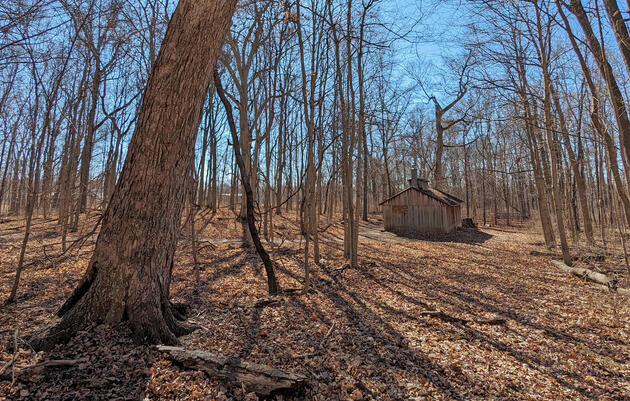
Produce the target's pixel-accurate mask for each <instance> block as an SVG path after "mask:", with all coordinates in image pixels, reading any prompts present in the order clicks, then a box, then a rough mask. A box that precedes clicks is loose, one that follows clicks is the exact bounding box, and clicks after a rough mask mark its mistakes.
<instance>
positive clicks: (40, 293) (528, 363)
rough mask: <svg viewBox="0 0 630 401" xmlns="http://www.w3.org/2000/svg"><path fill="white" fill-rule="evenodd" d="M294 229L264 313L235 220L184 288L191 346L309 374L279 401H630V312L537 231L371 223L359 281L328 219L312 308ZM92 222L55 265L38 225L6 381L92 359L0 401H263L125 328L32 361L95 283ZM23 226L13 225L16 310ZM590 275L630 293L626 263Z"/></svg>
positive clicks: (0, 261)
mask: <svg viewBox="0 0 630 401" xmlns="http://www.w3.org/2000/svg"><path fill="white" fill-rule="evenodd" d="M294 217H295V216H294V214H293V213H291V214H290V215H287V216H276V217H275V218H274V224H275V227H276V234H275V242H276V244H279V245H276V246H273V247H270V251H271V256H272V258H273V260H274V261H275V263H276V266H277V275H278V278H279V282H280V285H281V287H282V288H283V289H285V290H288V291H284V292H283V294H282V295H280V296H278V297H277V299H276V300H275V301H274V302H270V303H266V302H262V303H261V301H264V300H266V299H267V295H266V280H265V277H264V270H263V269H262V267H261V264H260V263H259V259H258V256H257V255H256V253H255V251H254V249H253V248H248V247H246V246H243V244H242V238H243V236H242V226H241V225H240V223H237V222H236V221H235V220H234V218H233V215H231V214H230V213H228V212H226V211H222V212H220V213H219V214H218V215H210V213H209V212H205V213H199V214H198V216H197V222H196V226H197V228H198V229H200V234H199V235H198V238H199V251H198V252H199V262H200V264H201V267H202V269H203V270H202V271H201V280H200V283H199V286H198V291H197V292H195V291H194V287H195V283H194V275H193V274H192V269H193V262H192V257H191V249H192V248H191V246H190V241H189V239H186V238H184V239H182V242H181V244H180V247H179V250H178V252H177V255H176V265H175V271H174V277H173V284H172V291H171V292H172V295H173V299H174V300H175V301H180V302H186V303H190V304H191V305H192V310H191V313H190V320H191V321H193V322H194V323H196V324H198V325H200V326H202V328H201V329H199V330H197V331H195V332H193V333H192V334H190V335H188V336H185V337H181V338H180V340H181V343H182V345H183V346H184V347H186V348H187V349H191V350H192V349H200V350H205V351H209V352H213V353H217V354H222V355H226V356H234V357H240V358H242V359H243V360H246V361H250V362H256V363H261V364H265V365H269V366H273V367H276V368H281V369H285V370H289V371H293V372H296V373H300V374H303V375H305V376H307V377H308V379H309V383H310V387H309V388H308V389H307V390H306V393H305V394H302V395H299V396H293V397H292V396H287V397H284V399H308V400H337V399H339V400H361V399H363V400H409V399H417V400H420V399H448V400H453V399H454V400H469V399H480V400H482V399H483V400H487V399H502V400H504V399H519V400H520V399H531V400H546V399H572V400H577V399H583V400H590V399H592V400H622V399H623V400H628V399H630V298H628V297H625V296H623V295H619V294H614V293H611V292H608V291H606V290H604V289H602V288H601V287H598V286H597V285H595V284H592V283H589V282H585V281H584V280H582V279H580V278H578V277H575V276H572V275H568V274H567V273H564V272H562V271H560V270H558V269H556V268H554V267H552V266H551V265H550V263H549V261H550V260H551V259H552V256H532V255H531V254H530V252H531V251H533V250H537V251H539V252H548V251H546V250H545V249H544V247H543V244H542V242H541V235H540V234H538V233H537V232H536V230H535V229H534V228H533V227H532V226H533V225H531V224H530V225H529V226H526V227H496V228H483V229H480V230H473V229H462V230H458V231H457V232H455V233H452V234H448V235H428V234H427V235H417V236H397V235H395V234H391V233H385V232H382V230H381V227H382V222H381V221H380V220H379V216H376V215H375V216H371V221H370V222H368V223H362V228H361V238H360V246H359V261H360V266H359V267H358V268H356V269H352V268H342V267H343V243H342V237H343V227H342V224H341V222H339V221H336V222H335V224H331V225H327V224H324V222H323V223H322V226H321V228H322V233H321V234H320V238H321V255H322V259H321V263H320V265H319V266H313V280H312V283H313V291H311V292H310V293H308V294H306V295H301V294H300V292H299V291H296V290H293V291H292V290H291V289H300V288H301V285H302V284H301V283H302V277H303V274H304V272H303V267H302V260H303V252H302V249H303V245H304V244H303V242H302V241H301V240H300V236H299V235H298V229H297V227H296V226H295V224H294ZM96 221H97V219H96V217H95V216H92V217H91V218H89V219H88V220H87V221H86V222H85V223H84V224H83V225H82V226H81V228H80V230H79V232H78V233H74V234H72V237H71V239H72V240H76V239H79V238H83V240H82V241H81V242H80V244H77V246H76V247H73V248H72V250H71V251H70V252H67V253H66V254H65V255H63V256H61V257H58V255H59V254H60V252H61V245H60V241H61V240H60V236H59V234H58V231H57V226H56V225H55V220H53V219H48V220H44V219H43V218H37V219H35V220H34V229H33V233H32V236H31V240H30V242H29V247H28V252H27V257H26V268H25V270H24V271H23V276H22V277H23V279H22V282H21V284H20V290H19V292H18V299H17V302H16V303H14V304H12V305H9V306H3V307H1V308H2V309H0V333H1V336H2V342H1V343H0V367H2V366H4V365H5V364H6V363H7V362H8V361H10V360H11V359H12V358H13V357H15V358H16V361H15V364H14V365H16V366H22V365H30V364H34V363H36V362H39V361H43V360H51V359H71V360H77V359H80V360H81V363H79V364H76V365H75V366H72V367H59V368H46V369H45V370H41V371H38V372H35V373H34V374H31V375H29V376H27V377H24V376H20V377H18V379H17V380H15V382H14V383H11V379H10V378H9V380H4V381H0V399H37V400H43V399H50V400H71V399H89V400H95V399H103V400H111V399H130V400H143V399H146V400H178V399H179V400H187V399H191V400H208V399H216V400H226V399H236V400H241V399H248V400H249V399H256V397H255V395H254V394H252V393H249V394H248V393H247V392H246V391H245V390H244V389H243V388H240V387H238V386H234V385H231V384H228V383H223V382H220V381H218V380H216V379H213V378H210V377H207V376H205V375H204V374H203V373H201V372H197V371H192V370H187V369H184V368H180V367H178V366H177V365H176V364H175V363H174V362H172V361H171V360H170V359H169V358H168V357H167V356H166V355H163V354H160V353H159V352H158V351H156V350H155V348H153V347H149V346H142V345H136V344H134V343H133V342H131V341H130V340H129V337H128V335H127V334H128V333H127V328H126V327H124V325H122V326H120V327H114V328H108V327H102V326H101V327H97V328H94V329H93V330H90V331H85V332H81V333H79V335H78V336H76V337H75V338H74V339H73V340H71V341H70V342H69V343H68V344H64V345H60V346H57V348H56V349H55V350H53V351H51V352H48V353H43V352H39V353H36V352H34V351H32V350H31V349H30V347H29V345H28V344H27V343H26V341H25V339H26V338H28V335H29V334H30V333H33V332H34V331H36V330H38V329H40V328H42V327H44V326H45V325H46V324H49V323H50V322H51V320H52V317H53V314H54V312H55V311H56V309H57V308H58V307H59V306H60V304H61V303H62V302H63V301H64V300H65V298H66V297H67V296H68V295H69V293H70V292H71V291H72V289H73V288H74V286H75V285H76V284H77V282H78V280H79V279H80V277H81V275H82V273H83V272H84V270H85V268H86V266H87V263H88V260H89V257H90V253H91V249H92V246H93V244H94V240H95V236H94V235H89V232H90V230H91V229H92V228H93V227H94V225H95V223H96ZM206 223H207V224H206ZM23 224H24V221H23V219H16V218H5V219H3V220H2V221H0V294H3V297H5V296H6V294H8V293H9V291H10V288H11V284H12V280H13V277H14V269H15V265H16V263H17V259H18V256H19V246H20V242H21V239H22V235H23V230H24V228H23ZM580 252H585V251H583V250H582V251H580ZM595 260H596V259H595ZM579 264H581V265H583V266H586V265H587V264H588V267H590V268H593V269H599V270H602V271H604V272H606V273H608V274H612V275H615V276H617V277H618V278H620V279H621V280H620V283H621V285H622V286H625V287H626V288H627V287H629V285H628V282H627V279H626V278H624V270H625V267H624V265H623V259H622V258H621V256H620V255H616V256H614V257H612V258H610V257H606V259H605V260H604V261H592V260H590V261H589V259H583V261H581V262H579ZM426 311H441V312H443V313H442V314H426V313H424V314H423V313H422V312H426ZM15 344H17V347H15ZM8 372H11V369H8ZM281 398H282V397H278V399H281Z"/></svg>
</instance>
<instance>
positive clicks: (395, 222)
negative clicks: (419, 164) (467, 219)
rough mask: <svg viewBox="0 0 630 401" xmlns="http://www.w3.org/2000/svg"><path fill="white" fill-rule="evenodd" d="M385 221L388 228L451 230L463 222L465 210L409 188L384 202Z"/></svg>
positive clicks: (433, 230) (389, 229)
mask: <svg viewBox="0 0 630 401" xmlns="http://www.w3.org/2000/svg"><path fill="white" fill-rule="evenodd" d="M383 221H384V223H385V230H388V231H392V230H394V231H395V230H417V231H432V232H449V231H451V230H453V229H454V228H455V227H457V226H458V225H461V209H460V207H459V206H447V205H445V204H443V203H442V202H439V201H437V200H435V199H433V198H431V197H429V196H427V195H425V194H423V193H421V192H418V191H416V190H413V189H408V190H407V191H404V192H402V193H400V194H399V195H398V196H396V197H395V198H393V199H390V200H388V201H386V202H385V203H383Z"/></svg>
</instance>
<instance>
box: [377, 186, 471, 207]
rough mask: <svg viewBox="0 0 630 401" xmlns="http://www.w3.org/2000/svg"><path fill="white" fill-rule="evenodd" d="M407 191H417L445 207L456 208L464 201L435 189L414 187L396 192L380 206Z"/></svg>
mask: <svg viewBox="0 0 630 401" xmlns="http://www.w3.org/2000/svg"><path fill="white" fill-rule="evenodd" d="M409 190H414V191H418V192H420V193H421V194H424V195H426V196H428V197H429V198H432V199H435V200H436V201H438V202H440V203H443V204H445V205H447V206H457V205H459V204H461V203H463V202H464V201H463V200H461V199H459V198H457V197H455V196H453V195H450V194H447V193H446V192H444V191H440V190H439V189H436V188H427V189H420V188H416V187H408V188H407V189H404V190H402V191H400V192H398V193H397V194H396V195H394V196H390V197H389V198H387V199H385V200H384V201H383V202H381V203H380V204H381V205H382V204H383V203H385V202H388V201H390V200H392V199H394V198H396V197H398V196H400V195H402V194H403V193H405V192H407V191H409Z"/></svg>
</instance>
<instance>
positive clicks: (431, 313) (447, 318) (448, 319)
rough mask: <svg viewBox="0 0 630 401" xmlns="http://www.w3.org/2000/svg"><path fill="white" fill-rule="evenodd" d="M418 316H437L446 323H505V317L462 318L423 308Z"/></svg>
mask: <svg viewBox="0 0 630 401" xmlns="http://www.w3.org/2000/svg"><path fill="white" fill-rule="evenodd" d="M420 316H430V317H437V318H439V319H442V320H443V321H445V322H448V323H461V324H468V323H471V322H472V323H477V324H488V325H490V326H498V325H501V324H505V319H499V318H497V319H488V320H467V319H462V318H460V317H454V316H451V315H447V314H446V313H444V312H442V311H441V310H425V311H422V312H420Z"/></svg>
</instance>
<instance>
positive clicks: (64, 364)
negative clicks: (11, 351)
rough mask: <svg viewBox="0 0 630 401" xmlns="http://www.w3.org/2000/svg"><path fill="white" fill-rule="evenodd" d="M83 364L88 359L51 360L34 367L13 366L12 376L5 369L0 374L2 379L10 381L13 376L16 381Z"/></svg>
mask: <svg viewBox="0 0 630 401" xmlns="http://www.w3.org/2000/svg"><path fill="white" fill-rule="evenodd" d="M83 362H87V359H86V358H80V359H50V360H48V361H43V362H39V363H36V364H33V365H26V366H13V371H12V372H11V374H10V373H9V372H7V371H6V370H7V369H6V368H5V369H3V370H4V371H3V372H0V378H2V379H9V378H11V377H12V376H13V380H15V379H16V378H19V377H20V376H24V375H29V376H30V375H34V374H42V373H43V372H44V370H45V369H46V368H69V367H73V366H76V365H78V364H80V363H83Z"/></svg>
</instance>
